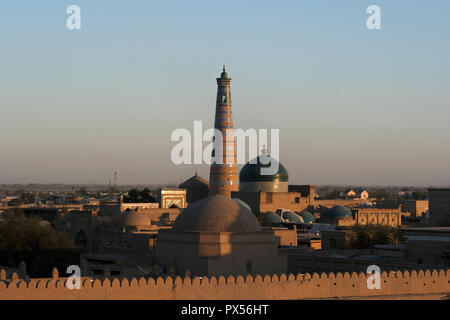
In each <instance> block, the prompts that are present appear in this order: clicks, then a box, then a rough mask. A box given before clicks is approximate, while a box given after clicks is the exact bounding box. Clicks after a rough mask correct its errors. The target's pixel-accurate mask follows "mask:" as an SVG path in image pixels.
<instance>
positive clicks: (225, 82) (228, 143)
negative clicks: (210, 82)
mask: <svg viewBox="0 0 450 320" xmlns="http://www.w3.org/2000/svg"><path fill="white" fill-rule="evenodd" d="M230 85H231V78H228V74H227V72H226V71H225V66H223V72H222V74H221V75H220V78H217V102H216V117H215V122H214V128H215V129H217V130H220V132H222V137H221V138H222V146H223V152H222V159H223V160H222V163H214V162H213V163H212V164H211V170H210V174H209V194H210V195H213V194H220V195H223V196H227V197H231V191H238V189H239V179H238V176H237V167H236V146H235V137H234V129H233V115H232V107H231V91H230ZM213 152H214V151H213Z"/></svg>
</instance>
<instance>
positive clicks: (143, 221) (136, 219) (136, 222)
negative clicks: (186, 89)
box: [122, 210, 150, 227]
mask: <svg viewBox="0 0 450 320" xmlns="http://www.w3.org/2000/svg"><path fill="white" fill-rule="evenodd" d="M122 225H123V226H125V227H140V226H148V225H150V219H149V218H147V217H146V216H144V215H143V214H141V213H139V212H137V211H134V210H130V211H126V213H125V215H124V217H123V220H122Z"/></svg>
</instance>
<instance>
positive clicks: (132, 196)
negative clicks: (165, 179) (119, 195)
mask: <svg viewBox="0 0 450 320" xmlns="http://www.w3.org/2000/svg"><path fill="white" fill-rule="evenodd" d="M150 192H151V191H150V190H149V189H148V188H145V189H144V190H138V189H132V190H130V191H129V192H128V197H124V202H126V203H147V202H156V199H155V198H154V197H152V196H151V195H150Z"/></svg>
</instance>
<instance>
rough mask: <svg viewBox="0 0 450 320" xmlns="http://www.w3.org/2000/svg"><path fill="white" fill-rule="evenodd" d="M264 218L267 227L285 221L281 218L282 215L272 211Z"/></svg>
mask: <svg viewBox="0 0 450 320" xmlns="http://www.w3.org/2000/svg"><path fill="white" fill-rule="evenodd" d="M262 219H263V223H264V225H265V226H267V227H271V226H272V225H274V224H280V223H283V220H282V219H281V217H280V216H279V215H277V214H276V213H274V212H272V211H267V212H266V213H265V214H264V215H263V217H262Z"/></svg>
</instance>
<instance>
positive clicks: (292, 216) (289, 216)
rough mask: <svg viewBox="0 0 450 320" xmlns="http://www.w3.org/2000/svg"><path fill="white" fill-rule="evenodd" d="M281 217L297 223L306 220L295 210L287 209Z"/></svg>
mask: <svg viewBox="0 0 450 320" xmlns="http://www.w3.org/2000/svg"><path fill="white" fill-rule="evenodd" d="M281 218H282V219H283V220H284V221H286V220H287V221H289V222H294V223H297V224H299V223H303V222H304V221H303V218H302V217H300V216H299V215H298V214H296V213H293V212H291V211H285V212H283V213H282V214H281Z"/></svg>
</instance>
